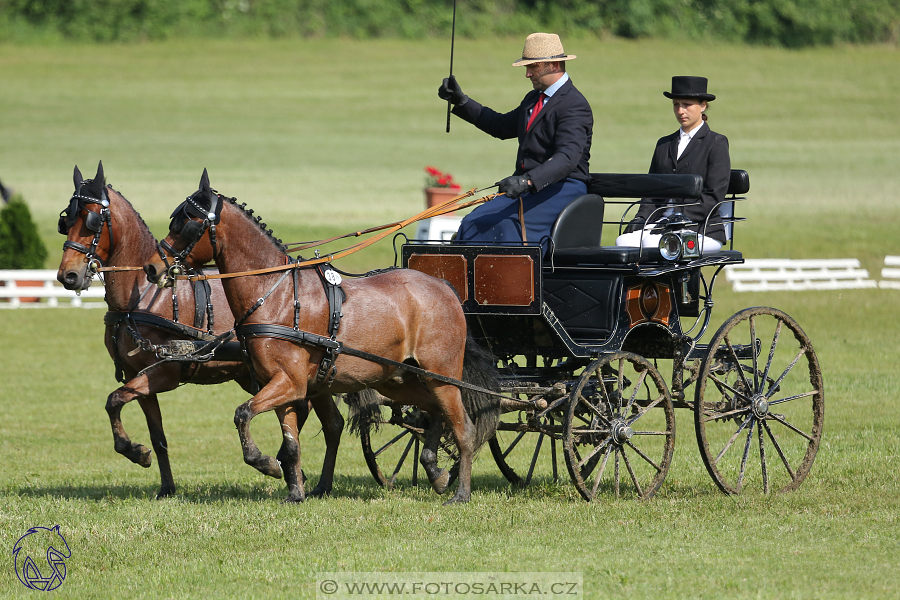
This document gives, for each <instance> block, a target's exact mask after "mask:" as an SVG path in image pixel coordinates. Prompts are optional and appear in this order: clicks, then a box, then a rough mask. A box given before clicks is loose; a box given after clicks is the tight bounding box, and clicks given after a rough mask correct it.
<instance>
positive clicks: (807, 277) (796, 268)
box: [725, 256, 900, 292]
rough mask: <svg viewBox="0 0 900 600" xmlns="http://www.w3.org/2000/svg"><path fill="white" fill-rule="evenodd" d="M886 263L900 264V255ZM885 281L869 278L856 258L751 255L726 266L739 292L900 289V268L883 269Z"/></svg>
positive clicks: (726, 274)
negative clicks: (740, 263) (742, 260)
mask: <svg viewBox="0 0 900 600" xmlns="http://www.w3.org/2000/svg"><path fill="white" fill-rule="evenodd" d="M884 263H885V265H889V266H900V256H888V257H886V258H885V260H884ZM881 277H882V279H883V281H880V282H879V281H876V280H874V279H869V272H868V271H867V270H866V269H863V268H860V263H859V260H858V259H856V258H832V259H810V260H791V259H786V258H758V259H748V260H746V261H745V262H744V264H742V265H729V266H728V267H726V268H725V278H726V279H727V280H728V281H730V282H731V284H732V286H733V287H734V291H736V292H767V291H785V290H789V291H798V290H842V289H855V288H878V287H880V288H894V289H900V269H892V268H885V269H882V270H881Z"/></svg>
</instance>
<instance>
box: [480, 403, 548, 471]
mask: <svg viewBox="0 0 900 600" xmlns="http://www.w3.org/2000/svg"><path fill="white" fill-rule="evenodd" d="M511 414H517V415H519V414H522V413H511ZM532 427H536V428H538V429H540V431H537V432H535V431H534V429H533V428H532ZM560 427H561V426H560V422H559V419H557V418H554V416H553V414H550V415H547V416H545V417H542V418H540V419H539V420H538V421H537V422H536V423H533V424H529V423H525V422H522V421H521V420H520V419H518V417H517V418H516V419H503V418H501V424H500V429H498V430H497V433H496V435H495V436H494V437H493V438H491V440H490V441H489V442H488V445H489V447H490V449H491V454H492V455H493V456H494V462H496V463H497V467H499V468H500V472H501V473H503V476H504V477H506V479H507V481H509V482H510V483H511V484H513V485H516V486H520V487H525V486H528V485H530V484H531V481H532V479H533V477H534V475H535V474H536V473H542V472H545V471H547V470H549V471H550V473H551V474H552V476H553V481H554V483H555V482H558V481H559V471H558V469H557V466H558V464H559V463H558V460H557V457H558V456H559V454H558V452H559V444H558V440H559V438H560V434H559V433H554V432H553V430H557V429H560Z"/></svg>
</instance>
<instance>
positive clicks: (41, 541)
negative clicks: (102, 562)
mask: <svg viewBox="0 0 900 600" xmlns="http://www.w3.org/2000/svg"><path fill="white" fill-rule="evenodd" d="M33 556H37V557H38V558H39V560H40V557H41V556H46V560H47V564H46V565H44V564H43V562H41V563H40V565H39V564H38V563H36V562H35V560H34V558H33ZM71 556H72V551H71V550H69V544H68V543H66V539H65V538H64V537H63V536H62V534H61V533H60V532H59V525H57V526H56V527H54V528H53V529H47V528H46V527H32V528H31V529H29V530H28V531H27V532H25V535H23V536H22V537H20V538H19V541H17V542H16V545H15V546H13V557H14V560H15V567H16V577H18V578H19V581H21V582H22V585H24V586H25V587H27V588H29V589H32V590H40V591H44V592H49V591H50V590H55V589H56V588H58V587H59V586H60V585H62V582H63V581H64V580H65V579H66V562H65V560H66V559H67V558H70V557H71Z"/></svg>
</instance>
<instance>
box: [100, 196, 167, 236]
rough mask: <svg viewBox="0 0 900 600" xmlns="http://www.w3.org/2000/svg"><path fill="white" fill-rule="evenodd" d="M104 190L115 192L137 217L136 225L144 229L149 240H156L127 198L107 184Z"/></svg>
mask: <svg viewBox="0 0 900 600" xmlns="http://www.w3.org/2000/svg"><path fill="white" fill-rule="evenodd" d="M106 189H108V190H110V191H112V192H115V193H116V195H117V196H118V197H119V198H121V199H122V200H124V201H125V204H127V205H128V206H130V207H131V210H133V211H134V214H135V215H136V216H137V220H138V223H139V224H140V226H141V227H142V228H143V229H144V232H145V233H146V234H147V235H149V236H150V237H151V238H153V239H154V240H156V236H154V235H153V232H152V231H150V228H149V227H148V226H147V223H146V222H145V221H144V218H143V217H142V216H141V213H139V212H138V211H137V209H136V208H135V207H134V204H132V203H131V201H130V200H128V198H126V197H125V196H123V195H122V193H121V192H120V191H119V190H117V189H115V188H113V186H111V185H109V184H106Z"/></svg>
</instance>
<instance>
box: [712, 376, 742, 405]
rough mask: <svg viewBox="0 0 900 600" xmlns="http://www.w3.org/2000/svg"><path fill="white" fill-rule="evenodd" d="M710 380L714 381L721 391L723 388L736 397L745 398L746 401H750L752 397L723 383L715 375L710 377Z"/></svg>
mask: <svg viewBox="0 0 900 600" xmlns="http://www.w3.org/2000/svg"><path fill="white" fill-rule="evenodd" d="M709 378H710V379H712V380H713V382H715V384H716V385H717V386H719V391H721V390H722V388H725V389H726V390H728V391H729V392H731V393H732V394H734V395H735V396H740V397H741V398H743V399H744V400H749V399H750V396H748V395H747V394H745V393H744V392H741V391H740V390H737V389H735V388H733V387H731V386H730V385H729V384H728V383H726V382H724V381H722V380H721V379H719V378H718V377H716V376H715V375H710V376H709ZM723 395H724V393H723Z"/></svg>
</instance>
